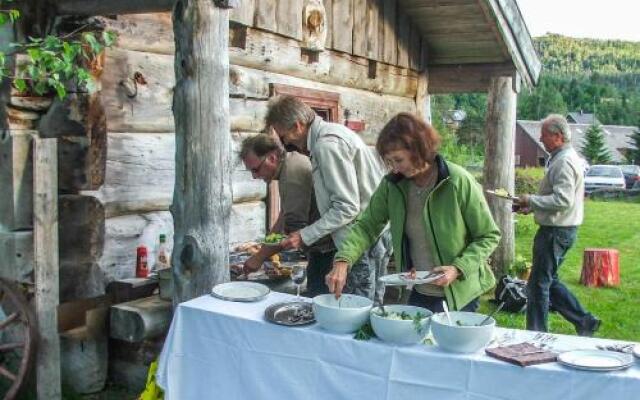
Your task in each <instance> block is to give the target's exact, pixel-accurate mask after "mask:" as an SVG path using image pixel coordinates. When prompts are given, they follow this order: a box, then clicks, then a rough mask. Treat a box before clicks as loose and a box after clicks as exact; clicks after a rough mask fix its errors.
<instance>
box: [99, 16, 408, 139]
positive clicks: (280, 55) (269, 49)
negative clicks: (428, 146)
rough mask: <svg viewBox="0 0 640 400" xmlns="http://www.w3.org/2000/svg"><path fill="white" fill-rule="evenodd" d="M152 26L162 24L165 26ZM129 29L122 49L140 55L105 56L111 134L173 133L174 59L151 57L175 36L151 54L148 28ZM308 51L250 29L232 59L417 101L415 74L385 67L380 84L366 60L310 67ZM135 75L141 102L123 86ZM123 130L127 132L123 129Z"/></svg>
mask: <svg viewBox="0 0 640 400" xmlns="http://www.w3.org/2000/svg"><path fill="white" fill-rule="evenodd" d="M374 11H377V8H373V7H372V8H371V10H370V11H369V12H370V13H371V14H372V15H373V12H374ZM128 18H129V17H128ZM153 21H154V22H155V21H158V22H157V24H160V22H159V21H161V20H155V19H154V20H153ZM370 21H371V22H370V24H371V26H373V24H374V23H377V19H376V18H370ZM327 23H328V22H327ZM128 26H129V27H128V28H121V29H120V31H118V32H119V33H120V34H122V35H124V34H126V37H121V38H120V40H121V43H123V47H130V48H131V49H132V50H140V51H131V50H126V49H125V48H122V49H118V48H112V49H109V50H107V51H106V53H105V68H104V72H103V75H102V77H101V81H102V88H103V99H104V106H105V109H106V113H107V120H108V123H109V126H108V129H109V131H118V132H137V131H141V132H173V131H174V129H173V128H169V127H171V126H173V123H172V122H171V123H170V122H168V121H169V120H171V119H172V118H171V117H170V116H169V117H167V112H168V110H170V108H171V104H170V102H168V99H170V98H171V94H172V90H173V87H174V85H175V77H174V76H173V73H172V71H173V56H171V54H166V55H165V54H150V53H149V52H154V51H158V50H156V49H158V48H166V49H171V48H172V46H173V40H172V39H173V36H172V35H171V36H169V35H161V34H156V35H155V37H156V38H157V40H158V41H157V42H154V43H152V45H150V46H149V48H148V49H147V48H145V47H144V43H146V40H145V39H144V38H145V37H146V34H145V33H144V31H143V28H144V26H145V25H141V26H140V27H138V25H137V23H136V24H134V23H133V22H131V23H130V25H128ZM169 26H170V25H169ZM375 29H376V30H377V27H376V28H375ZM140 38H142V39H140ZM136 43H137V44H136ZM368 46H370V47H369V48H370V51H374V50H376V49H374V47H377V36H375V37H373V38H371V37H370V38H369V44H368ZM303 48H304V44H302V43H301V42H298V41H296V40H292V39H289V38H285V37H281V36H278V35H275V34H272V33H270V32H265V31H260V30H256V29H250V28H249V29H247V35H246V45H245V48H237V47H234V48H231V49H230V54H229V56H230V61H231V63H232V64H234V65H239V66H246V67H251V68H255V69H261V70H265V71H270V72H275V73H279V74H284V75H289V76H295V77H298V78H304V79H308V80H311V81H317V82H322V83H327V84H331V85H338V86H344V87H352V88H355V89H363V90H367V91H373V92H377V93H384V94H392V95H399V96H403V97H413V96H415V90H416V73H415V72H412V71H407V70H406V69H403V68H398V67H393V66H389V65H382V66H380V68H379V70H378V72H377V76H376V78H374V79H372V78H370V77H369V63H368V60H367V59H366V58H364V57H356V56H350V55H347V54H344V53H341V52H333V51H324V52H322V53H321V54H320V56H319V60H318V62H317V63H312V64H309V63H307V62H306V61H304V60H301V56H300V54H301V51H302V49H303ZM142 51H145V52H146V53H145V52H142ZM167 53H169V52H167ZM135 72H140V73H142V74H143V76H144V77H145V80H146V81H147V84H146V85H138V94H137V96H135V97H134V98H129V97H127V95H126V93H127V91H126V87H125V86H122V85H120V82H121V81H122V82H127V81H129V79H130V78H132V77H133V75H134V74H135ZM232 79H233V78H232ZM130 92H131V93H134V92H135V89H134V88H133V87H131V90H130ZM231 93H233V92H231ZM168 114H170V113H168ZM123 124H124V125H128V126H122V125H123ZM232 125H233V120H232Z"/></svg>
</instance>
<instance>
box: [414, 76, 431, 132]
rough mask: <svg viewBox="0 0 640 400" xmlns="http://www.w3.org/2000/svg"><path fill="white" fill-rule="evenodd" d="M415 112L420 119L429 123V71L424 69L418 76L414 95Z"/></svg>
mask: <svg viewBox="0 0 640 400" xmlns="http://www.w3.org/2000/svg"><path fill="white" fill-rule="evenodd" d="M416 111H417V114H418V116H419V117H420V118H422V119H423V120H425V121H427V122H428V123H431V96H430V95H429V71H428V69H426V68H425V69H424V71H422V72H421V73H420V75H418V92H417V93H416Z"/></svg>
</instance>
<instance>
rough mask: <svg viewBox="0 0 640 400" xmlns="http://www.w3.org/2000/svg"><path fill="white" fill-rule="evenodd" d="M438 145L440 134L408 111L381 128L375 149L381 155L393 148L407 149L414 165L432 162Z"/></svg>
mask: <svg viewBox="0 0 640 400" xmlns="http://www.w3.org/2000/svg"><path fill="white" fill-rule="evenodd" d="M439 147H440V135H439V134H438V131H436V129H435V128H434V127H432V126H431V125H429V124H427V123H426V122H424V121H422V120H421V119H420V118H418V117H416V116H415V115H413V114H410V113H399V114H398V115H396V116H395V117H393V118H391V120H390V121H389V122H387V124H386V125H385V126H384V128H382V131H381V132H380V135H378V141H377V143H376V150H377V151H378V154H380V156H381V157H383V158H384V155H385V154H387V153H388V152H390V151H393V150H401V149H402V150H407V151H409V152H410V153H411V161H412V162H413V163H414V164H415V165H422V164H424V163H432V162H433V160H434V159H435V157H436V154H437V152H438V148H439Z"/></svg>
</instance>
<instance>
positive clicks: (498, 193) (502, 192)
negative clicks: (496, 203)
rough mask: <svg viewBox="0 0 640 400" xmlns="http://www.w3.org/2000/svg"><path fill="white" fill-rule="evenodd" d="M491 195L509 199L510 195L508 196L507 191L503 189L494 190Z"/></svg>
mask: <svg viewBox="0 0 640 400" xmlns="http://www.w3.org/2000/svg"><path fill="white" fill-rule="evenodd" d="M493 193H495V195H496V196H500V197H511V195H510V194H509V191H508V190H507V189H505V188H497V189H496V190H494V191H493Z"/></svg>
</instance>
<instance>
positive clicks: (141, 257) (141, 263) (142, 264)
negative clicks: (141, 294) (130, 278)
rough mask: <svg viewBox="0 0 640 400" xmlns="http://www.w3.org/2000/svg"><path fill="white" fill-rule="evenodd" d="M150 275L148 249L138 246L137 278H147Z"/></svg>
mask: <svg viewBox="0 0 640 400" xmlns="http://www.w3.org/2000/svg"><path fill="white" fill-rule="evenodd" d="M148 275H149V263H148V261H147V248H146V247H144V246H138V248H137V249H136V278H146V277H147V276H148Z"/></svg>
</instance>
